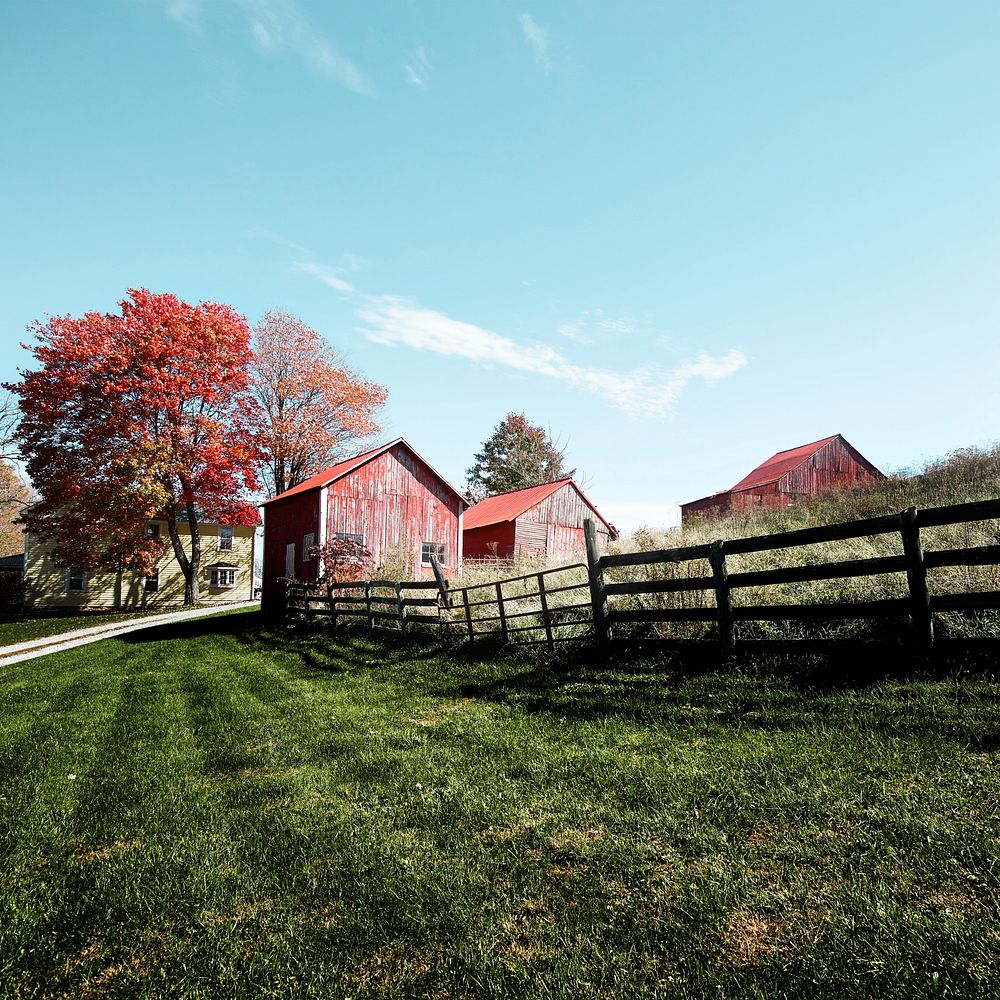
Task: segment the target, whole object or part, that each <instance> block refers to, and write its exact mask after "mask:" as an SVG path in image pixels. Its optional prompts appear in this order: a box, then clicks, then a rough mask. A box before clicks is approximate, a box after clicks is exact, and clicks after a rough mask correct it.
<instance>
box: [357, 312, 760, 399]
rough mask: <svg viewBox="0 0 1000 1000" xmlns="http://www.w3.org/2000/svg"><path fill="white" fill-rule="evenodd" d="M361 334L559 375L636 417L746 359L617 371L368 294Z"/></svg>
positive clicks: (704, 358) (735, 356) (735, 355)
mask: <svg viewBox="0 0 1000 1000" xmlns="http://www.w3.org/2000/svg"><path fill="white" fill-rule="evenodd" d="M357 316H358V318H359V320H360V321H361V323H362V324H363V325H362V326H361V327H360V332H361V333H362V334H364V336H366V337H367V338H368V339H369V340H371V341H373V342H374V343H377V344H383V345H385V346H390V347H395V346H405V347H409V348H412V349H413V350H418V351H429V352H431V353H433V354H438V355H442V356H444V357H458V358H464V359H466V360H467V361H471V362H474V363H476V364H484V365H493V366H498V367H503V368H509V369H511V370H513V371H519V372H524V373H527V374H532V375H539V376H542V377H545V378H551V379H555V380H557V381H560V382H563V383H565V384H566V385H569V386H572V387H573V388H576V389H580V390H583V391H585V392H591V393H594V394H595V395H597V396H600V397H602V398H604V399H606V400H607V401H608V402H610V403H611V404H612V405H614V406H616V407H618V408H619V409H621V410H624V411H625V412H626V413H630V414H633V415H634V416H639V417H647V418H650V417H651V418H662V417H664V416H666V415H667V413H669V412H670V410H671V409H672V408H673V406H674V404H675V403H676V401H677V399H678V397H679V396H680V394H681V392H682V391H683V390H684V388H685V387H686V386H687V385H688V384H689V383H690V382H691V381H693V380H695V379H700V380H702V381H704V382H707V383H714V382H718V381H719V380H720V379H724V378H727V377H728V376H730V375H732V374H733V373H734V372H736V371H738V370H739V369H740V368H742V367H743V366H744V365H745V364H746V363H747V359H746V357H745V356H744V355H743V354H742V353H741V352H740V351H737V350H731V351H729V352H728V353H726V354H724V355H723V356H722V357H711V356H709V355H706V354H703V355H700V356H699V357H698V358H696V359H695V360H694V361H691V362H688V363H686V364H683V365H680V366H679V367H677V368H674V369H672V370H664V369H662V368H657V367H654V366H645V367H642V368H636V369H633V370H631V371H627V372H616V371H612V370H610V369H606V368H596V367H587V366H583V365H576V364H573V363H572V362H570V361H569V360H568V359H567V358H566V357H565V356H564V355H563V354H561V353H560V352H559V351H557V350H555V349H554V348H552V347H549V346H547V345H544V344H538V345H524V344H519V343H517V342H516V341H514V340H511V339H510V338H509V337H504V336H502V335H500V334H498V333H494V332H493V331H491V330H486V329H484V328H483V327H479V326H476V325H475V324H473V323H464V322H462V321H460V320H456V319H452V318H451V317H450V316H447V315H445V314H444V313H441V312H437V311H435V310H433V309H425V308H423V307H421V306H419V305H417V304H415V303H413V302H410V301H408V300H407V299H403V298H399V297H397V296H392V295H379V296H369V297H366V298H365V300H364V302H363V303H362V304H361V305H359V307H358V309H357Z"/></svg>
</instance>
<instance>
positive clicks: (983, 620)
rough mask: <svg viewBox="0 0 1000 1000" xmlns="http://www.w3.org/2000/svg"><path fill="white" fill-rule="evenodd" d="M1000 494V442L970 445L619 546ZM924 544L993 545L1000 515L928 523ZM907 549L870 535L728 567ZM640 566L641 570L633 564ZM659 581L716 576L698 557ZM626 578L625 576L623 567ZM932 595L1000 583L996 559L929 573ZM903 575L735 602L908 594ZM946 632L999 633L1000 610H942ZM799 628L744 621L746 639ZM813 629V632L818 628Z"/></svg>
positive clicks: (760, 530)
mask: <svg viewBox="0 0 1000 1000" xmlns="http://www.w3.org/2000/svg"><path fill="white" fill-rule="evenodd" d="M996 498H1000V446H997V447H994V448H990V449H974V448H969V449H964V450H962V451H957V452H955V453H953V454H952V455H949V456H948V457H946V458H944V459H941V460H939V461H936V462H933V463H931V464H929V465H928V466H926V467H925V468H924V469H923V470H921V471H920V472H918V473H916V474H912V475H910V474H896V475H892V476H889V477H888V478H887V479H886V480H885V481H883V482H880V483H878V484H877V485H875V486H872V487H868V488H858V489H854V490H847V491H840V492H834V493H828V494H824V495H821V496H816V497H810V498H804V499H802V500H801V501H800V502H797V503H796V504H794V505H793V506H791V507H787V508H785V509H783V510H759V511H754V512H751V513H748V514H746V515H743V516H739V517H735V516H729V517H714V518H713V517H699V518H693V519H691V520H690V521H689V523H688V524H686V525H685V526H684V528H683V529H681V530H679V531H669V532H653V531H648V530H645V529H640V530H639V531H637V532H636V533H635V534H633V535H632V536H630V537H629V538H628V539H626V540H625V541H624V542H622V543H620V544H619V545H618V546H617V547H616V548H613V549H612V551H626V552H627V551H639V550H644V549H657V548H673V547H677V546H683V545H698V544H702V543H705V542H711V541H715V540H716V539H727V538H746V537H749V536H754V535H766V534H773V533H776V532H781V531H791V530H794V529H797V528H805V527H811V526H814V525H820V524H836V523H838V522H841V521H852V520H857V519H861V518H868V517H878V516H881V515H885V514H893V513H898V512H899V511H902V510H904V509H905V508H907V507H910V506H915V507H935V506H942V505H946V504H955V503H966V502H971V501H975V500H986V499H996ZM921 538H922V541H923V545H924V548H925V550H931V549H939V548H951V547H962V546H969V545H995V544H997V542H998V541H1000V534H998V531H997V522H996V521H984V522H979V523H977V524H972V525H955V526H948V527H940V528H931V529H925V530H923V531H922V532H921ZM901 552H902V544H901V540H900V537H899V535H883V536H873V537H869V538H857V539H849V540H846V541H841V542H830V543H823V544H819V545H810V546H805V547H801V548H796V549H787V550H774V551H770V552H762V553H754V554H750V555H744V556H735V557H730V558H729V559H728V560H727V566H728V569H729V571H730V572H731V573H733V572H742V571H749V570H761V569H774V568H777V567H779V566H795V565H801V564H811V563H823V562H834V561H838V560H843V559H866V558H875V557H878V556H887V555H896V554H900V553H901ZM633 572H634V571H633ZM650 572H651V573H653V574H654V576H655V577H656V578H660V577H663V578H669V577H670V576H671V575H677V576H705V575H710V570H709V568H708V564H707V562H705V561H697V562H690V563H685V564H682V565H680V566H678V567H676V568H673V567H657V568H656V569H654V570H651V571H650ZM618 576H619V577H621V578H625V576H624V574H618ZM928 586H929V588H930V590H931V593H937V594H941V593H960V592H963V591H983V590H998V589H1000V571H998V568H997V567H996V566H972V567H949V568H941V569H935V570H932V571H930V572H929V575H928ZM906 593H907V589H906V579H905V576H904V575H903V574H902V573H895V574H886V575H883V576H876V577H856V578H854V579H849V580H831V581H823V582H813V583H800V584H783V585H780V586H771V587H757V588H746V589H741V590H737V591H734V594H733V603H734V605H737V606H738V605H741V604H762V603H766V604H781V603H809V602H812V601H832V600H875V599H879V598H890V597H904V596H906ZM642 600H644V601H645V602H646V604H645V605H644V606H656V607H700V606H706V607H710V606H712V604H713V597H712V595H711V593H698V592H695V593H685V594H676V595H670V594H668V595H662V596H660V597H655V598H649V597H647V598H642ZM938 626H939V631H942V632H944V633H951V634H960V635H991V636H996V635H1000V619H998V616H997V615H996V614H992V613H990V614H983V615H978V616H968V615H943V616H940V617H939V622H938ZM867 628H868V627H867V626H865V625H863V624H862V625H858V624H853V625H849V626H846V627H841V628H840V631H841V632H846V631H850V632H852V633H858V632H864V631H866V630H867ZM799 631H802V629H801V626H795V627H793V626H788V625H784V624H759V625H754V624H747V625H742V626H740V634H741V635H743V636H744V637H751V636H771V635H775V636H777V635H787V634H792V633H793V632H799ZM812 631H813V632H814V633H815V629H813V630H812ZM662 632H663V633H664V634H678V635H681V634H686V635H691V634H698V632H699V629H698V628H697V627H691V626H663V628H662Z"/></svg>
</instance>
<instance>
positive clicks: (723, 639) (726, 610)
mask: <svg viewBox="0 0 1000 1000" xmlns="http://www.w3.org/2000/svg"><path fill="white" fill-rule="evenodd" d="M708 562H709V564H710V565H711V567H712V577H713V579H714V580H715V606H716V608H718V611H719V642H720V643H721V644H722V652H723V655H728V654H729V653H731V652H732V651H733V605H732V601H731V600H730V591H729V574H728V573H727V572H726V553H725V551H724V549H723V543H722V542H712V544H711V546H709V550H708Z"/></svg>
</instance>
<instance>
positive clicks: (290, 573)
mask: <svg viewBox="0 0 1000 1000" xmlns="http://www.w3.org/2000/svg"><path fill="white" fill-rule="evenodd" d="M285 576H287V577H288V579H289V580H294V579H295V542H289V543H288V544H287V545H286V546H285Z"/></svg>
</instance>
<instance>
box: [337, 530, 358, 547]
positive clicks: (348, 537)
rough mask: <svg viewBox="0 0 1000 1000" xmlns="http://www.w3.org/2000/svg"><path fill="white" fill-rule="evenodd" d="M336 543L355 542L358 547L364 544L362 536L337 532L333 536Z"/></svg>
mask: <svg viewBox="0 0 1000 1000" xmlns="http://www.w3.org/2000/svg"><path fill="white" fill-rule="evenodd" d="M333 537H334V538H335V539H336V540H337V541H338V542H356V543H357V544H358V545H364V544H365V536H364V535H352V534H351V533H350V532H347V531H338V532H337V534H335V535H334V536H333Z"/></svg>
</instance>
